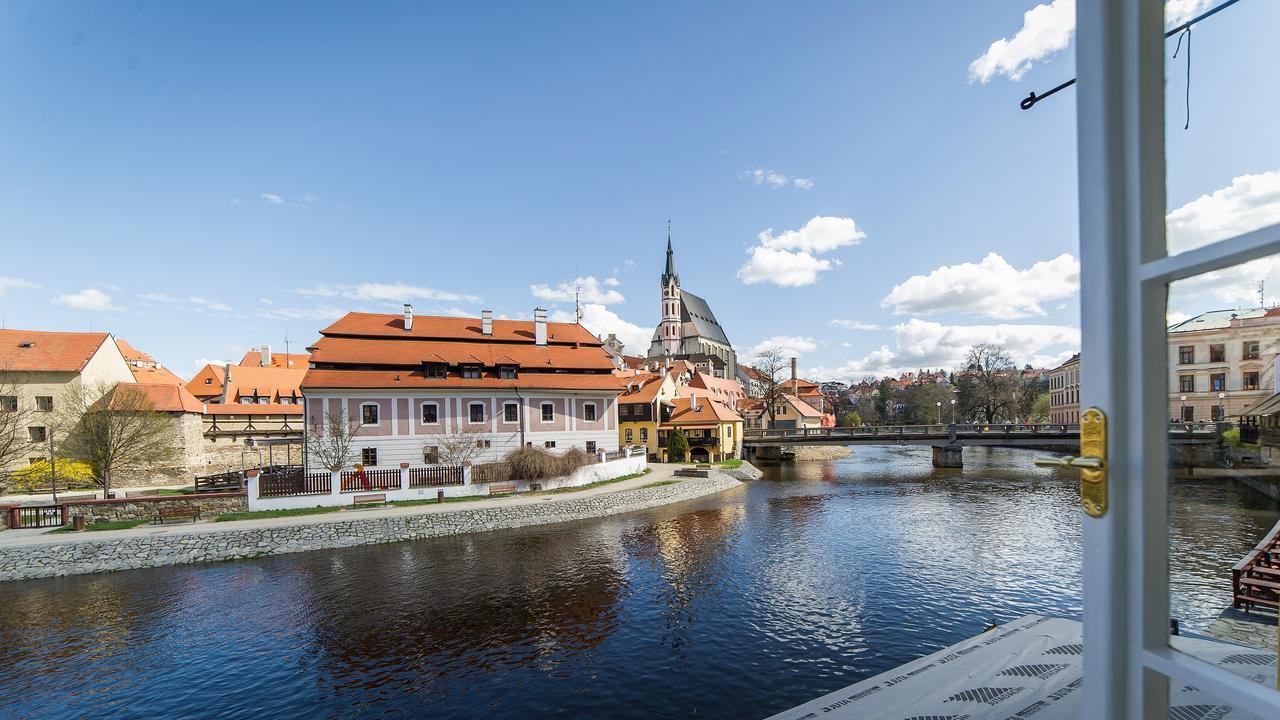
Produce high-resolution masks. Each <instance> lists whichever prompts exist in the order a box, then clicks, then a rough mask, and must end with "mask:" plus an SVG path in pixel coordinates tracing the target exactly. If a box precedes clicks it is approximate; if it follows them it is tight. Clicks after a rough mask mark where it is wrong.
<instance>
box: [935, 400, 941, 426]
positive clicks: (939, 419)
mask: <svg viewBox="0 0 1280 720" xmlns="http://www.w3.org/2000/svg"><path fill="white" fill-rule="evenodd" d="M934 405H937V406H938V424H939V425H941V424H942V401H941V400H939V401H938V402H936V403H934Z"/></svg>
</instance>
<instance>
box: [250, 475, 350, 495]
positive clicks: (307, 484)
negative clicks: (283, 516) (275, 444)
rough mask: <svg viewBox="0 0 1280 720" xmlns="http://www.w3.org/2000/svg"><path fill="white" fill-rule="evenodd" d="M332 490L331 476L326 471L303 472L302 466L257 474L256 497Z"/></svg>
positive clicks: (309, 493)
mask: <svg viewBox="0 0 1280 720" xmlns="http://www.w3.org/2000/svg"><path fill="white" fill-rule="evenodd" d="M332 490H333V476H332V475H330V474H329V473H327V472H319V473H304V472H302V468H293V469H289V470H277V471H275V472H264V473H262V474H261V475H259V476H258V497H287V496H290V495H327V494H329V493H330V492H332Z"/></svg>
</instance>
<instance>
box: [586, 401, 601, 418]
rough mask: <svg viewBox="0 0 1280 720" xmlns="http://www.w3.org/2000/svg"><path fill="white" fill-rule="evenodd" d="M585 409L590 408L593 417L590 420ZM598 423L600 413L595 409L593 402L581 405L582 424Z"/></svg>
mask: <svg viewBox="0 0 1280 720" xmlns="http://www.w3.org/2000/svg"><path fill="white" fill-rule="evenodd" d="M587 408H591V414H592V416H593V417H591V418H588V417H587ZM599 421H600V412H599V410H598V409H597V408H596V404H595V403H593V402H584V403H582V422H590V423H593V422H599Z"/></svg>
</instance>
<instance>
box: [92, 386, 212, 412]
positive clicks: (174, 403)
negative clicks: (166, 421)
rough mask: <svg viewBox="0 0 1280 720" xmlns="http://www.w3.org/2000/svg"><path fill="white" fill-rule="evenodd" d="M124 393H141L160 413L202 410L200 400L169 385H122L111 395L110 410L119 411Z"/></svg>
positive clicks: (183, 390) (180, 388) (179, 387)
mask: <svg viewBox="0 0 1280 720" xmlns="http://www.w3.org/2000/svg"><path fill="white" fill-rule="evenodd" d="M124 393H140V394H141V395H142V396H144V397H145V398H146V399H147V400H148V401H150V402H151V405H152V406H153V407H154V408H155V409H156V410H158V411H160V412H184V413H198V412H200V410H201V404H200V401H199V400H196V399H195V398H194V397H193V396H192V395H191V393H189V392H187V391H186V390H185V389H184V388H182V387H181V386H180V385H172V384H169V383H135V384H132V385H131V384H128V383H121V384H119V385H116V388H115V391H114V392H112V393H111V402H110V404H108V406H107V407H108V408H110V409H113V410H114V409H117V408H118V406H119V404H120V402H122V400H123V395H124Z"/></svg>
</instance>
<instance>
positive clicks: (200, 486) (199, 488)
mask: <svg viewBox="0 0 1280 720" xmlns="http://www.w3.org/2000/svg"><path fill="white" fill-rule="evenodd" d="M243 487H244V472H243V471H241V470H232V471H231V472H224V473H216V474H214V475H197V476H196V492H197V493H207V492H227V491H230V490H240V489H241V488H243Z"/></svg>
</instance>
